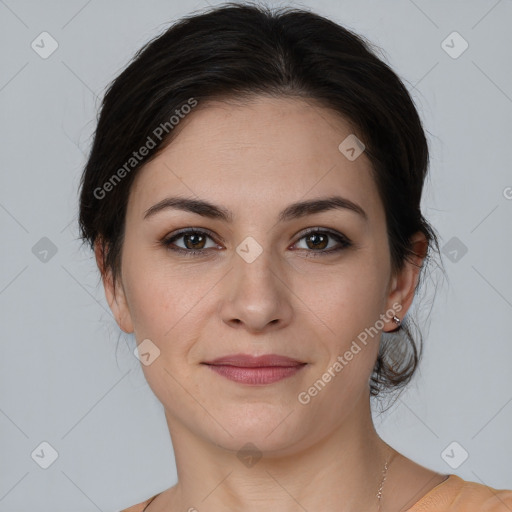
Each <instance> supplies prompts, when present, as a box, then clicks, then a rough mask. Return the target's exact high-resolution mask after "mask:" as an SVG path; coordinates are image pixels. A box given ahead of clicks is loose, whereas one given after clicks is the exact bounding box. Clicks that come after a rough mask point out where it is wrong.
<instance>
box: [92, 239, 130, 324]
mask: <svg viewBox="0 0 512 512" xmlns="http://www.w3.org/2000/svg"><path fill="white" fill-rule="evenodd" d="M103 253H104V249H103V246H102V244H101V241H100V240H97V241H96V242H95V243H94V256H95V257H96V264H97V265H98V269H99V271H100V274H101V280H102V282H103V289H104V290H105V297H106V299H107V303H108V306H109V308H110V311H112V314H113V315H114V318H115V320H116V322H117V325H118V326H119V328H120V329H122V330H123V331H124V332H126V333H132V332H133V322H132V318H131V315H130V309H129V307H128V302H127V301H126V295H125V293H124V289H123V285H122V283H121V281H120V280H119V281H117V282H116V283H114V279H113V276H112V270H111V269H105V266H104V260H103Z"/></svg>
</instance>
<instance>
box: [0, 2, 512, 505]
mask: <svg viewBox="0 0 512 512" xmlns="http://www.w3.org/2000/svg"><path fill="white" fill-rule="evenodd" d="M212 4H213V2H212ZM293 5H297V6H309V7H311V8H313V9H314V10H316V11H317V12H319V13H320V14H324V15H327V16H328V17H331V18H332V19H334V20H335V21H337V22H340V23H342V24H344V25H346V26H347V27H348V28H352V29H354V30H356V31H357V32H359V33H361V34H363V35H365V36H366V37H368V38H369V39H370V40H371V41H373V42H374V43H375V44H377V45H378V46H380V47H381V48H382V49H383V52H384V53H383V55H384V57H385V59H386V60H387V61H388V62H389V63H390V65H391V66H392V67H393V68H394V69H395V71H396V72H397V73H398V74H399V76H400V77H402V79H403V80H405V82H406V84H407V87H408V89H409V90H410V91H411V93H412V94H413V97H414V99H415V102H416V104H417V106H418V109H419V110H420V113H421V116H422V118H423V120H424V123H425V128H426V130H427V131H428V134H429V142H430V147H431V151H432V163H431V180H430V182H429V184H428V186H427V190H426V193H425V197H424V211H425V214H426V216H427V218H428V219H429V220H430V221H431V222H433V224H434V226H435V227H436V228H437V229H438V230H439V233H440V235H441V236H442V241H441V242H442V246H443V247H445V253H446V257H445V266H446V270H447V273H448V277H449V280H448V282H445V281H440V279H441V277H442V276H440V275H438V273H437V272H434V273H433V274H432V282H431V283H427V286H428V287H427V288H425V293H426V295H425V297H426V298H425V299H424V300H423V308H424V309H426V310H427V311H428V309H429V302H430V301H431V299H432V290H433V289H434V286H433V284H435V283H436V282H437V283H438V287H437V294H436V298H435V303H434V307H433V310H432V313H431V315H430V328H429V329H428V333H427V331H425V332H426V340H425V341H426V343H425V357H424V360H423V362H422V364H421V370H420V373H419V374H418V375H417V378H416V379H415V380H414V381H413V383H412V384H411V385H410V387H409V388H408V390H407V392H405V393H404V394H403V395H402V396H401V397H400V399H399V400H398V401H397V402H396V404H395V406H394V407H393V408H392V409H390V410H389V411H388V412H387V413H385V414H377V413H376V414H375V422H376V425H377V427H378V430H379V432H380V434H381V435H382V437H383V438H384V439H385V440H386V441H388V442H389V443H390V444H391V445H393V446H394V447H395V448H396V449H397V450H399V451H401V452H402V453H404V454H405V455H407V456H409V457H411V458H413V459H414V460H416V461H418V462H419V463H421V464H424V465H426V466H428V467H430V468H432V469H435V470H438V471H441V472H445V473H456V474H458V475H459V476H461V477H463V478H466V479H468V480H472V481H477V482H482V483H485V484H487V485H491V486H493V487H496V488H512V468H511V464H510V461H511V460H512V441H511V437H510V432H511V424H512V404H511V403H510V402H511V401H512V373H511V371H510V364H511V361H512V343H511V341H512V340H511V335H510V318H511V316H512V315H511V313H512V309H511V308H512V273H511V270H510V261H511V260H510V254H511V253H512V240H511V236H510V235H511V229H510V226H511V222H510V220H511V214H512V200H511V198H512V188H510V187H512V174H511V172H510V144H511V140H512V138H511V136H512V133H511V131H512V130H511V114H512V71H511V68H512V66H511V56H510V49H511V48H512V31H510V25H511V22H512V2H511V1H510V0H499V1H496V0H489V1H487V0H486V1H484V0H482V1H471V2H469V1H462V0H461V1H449V2H446V1H429V2H427V1H423V2H421V1H420V0H415V1H414V2H413V1H411V0H407V1H406V0H400V1H394V2H382V1H355V0H353V1H346V0H344V1H335V0H323V1H318V2H305V3H302V4H298V3H294V4H293ZM205 6H206V3H205V2H200V1H197V2H191V1H182V2H170V1H164V0H152V1H144V2H142V1H139V2H136V1H126V0H123V1H121V0H115V1H110V0H109V1H104V2H100V1H99V0H91V1H86V0H73V1H67V2H64V1H63V0H60V1H58V0H53V1H52V0H45V1H37V2H36V1H23V0H19V1H15V0H0V38H1V41H0V42H1V44H0V48H1V63H0V69H1V74H0V108H1V125H0V141H1V152H0V160H1V175H0V176H1V178H0V179H1V185H0V223H1V234H2V253H1V271H0V311H1V326H2V338H3V339H2V357H0V432H1V435H0V446H1V455H0V461H1V467H0V511H1V512H14V511H52V512H61V511H62V512H64V511H66V512H69V511H84V512H89V511H91V512H93V511H95V510H102V511H105V512H106V511H115V510H119V509H120V508H121V507H125V506H128V505H132V504H135V503H137V502H139V501H141V500H143V499H145V498H147V497H149V496H151V495H153V494H154V493H156V492H159V491H161V490H163V489H165V488H167V487H169V486H171V485H172V484H173V483H174V482H175V477H176V473H175V467H174V460H173V457H172V446H171V443H170V439H169V436H168V432H167V426H166V424H165V420H164V416H163V411H162V407H161V405H160V404H159V402H158V401H157V400H156V398H155V397H154V395H153V394H152V392H151V390H150V389H149V387H148V386H147V384H146V382H145V380H144V377H143V374H142V370H141V368H140V363H139V362H138V360H137V359H136V358H135V357H134V356H133V354H132V350H133V348H134V347H135V342H134V340H133V338H131V337H130V336H125V335H122V336H120V334H119V330H118V328H117V325H116V324H115V322H114V320H113V318H112V316H111V314H110V312H109V311H108V308H107V306H106V303H105V300H104V296H103V290H102V288H101V287H100V286H99V280H98V274H97V271H96V268H95V265H94V261H93V259H92V254H91V253H89V252H88V251H87V250H86V249H85V248H81V247H80V244H79V243H78V242H77V227H76V212H77V197H76V191H77V186H78V181H79V176H80V173H81V169H82V166H83V164H84V161H85V155H86V153H87V151H88V149H89V145H90V140H91V139H90V137H91V134H92V133H93V130H94V123H95V118H96V111H97V108H98V106H99V100H98V98H101V97H102V94H103V92H104V90H105V87H106V86H107V84H108V83H109V82H110V81H111V80H112V79H113V78H114V77H115V76H116V75H117V74H118V73H119V71H120V70H121V69H122V68H123V67H124V66H125V65H126V64H127V62H128V60H129V58H130V57H131V56H132V54H133V53H134V51H135V50H137V49H138V48H139V47H140V46H141V45H142V44H143V43H144V42H146V41H147V40H148V39H150V38H152V37H153V36H155V35H156V34H157V33H160V32H161V31H162V30H163V29H164V28H165V27H167V26H168V24H169V23H170V22H172V21H173V20H175V19H176V18H178V17H180V16H182V15H184V14H186V13H188V12H190V11H192V10H195V9H198V8H203V7H205ZM43 31H46V32H48V33H50V34H51V36H52V37H53V38H54V39H55V40H56V41H57V43H58V45H59V46H58V49H57V50H56V51H55V52H54V53H53V54H52V55H50V56H49V57H48V58H46V59H43V58H41V57H40V56H39V54H38V53H36V51H34V50H33V49H32V47H31V43H32V41H34V40H35V41H36V43H37V41H40V38H38V36H39V34H40V33H41V32H43ZM453 31H457V32H458V33H460V35H461V36H462V37H463V38H464V40H466V41H467V42H468V44H469V47H468V48H467V50H466V51H465V52H464V53H462V54H461V55H460V56H458V57H457V58H453V57H452V56H450V55H449V54H448V53H447V52H446V51H445V49H443V46H442V42H443V40H445V39H446V38H447V36H448V35H449V34H451V33H452V32H453ZM45 37H46V36H45ZM452 40H453V42H451V39H450V38H449V39H448V40H447V43H445V45H446V44H448V45H449V46H452V48H451V50H449V51H451V52H452V54H453V52H459V51H460V49H461V48H462V46H461V45H462V41H461V40H458V39H453V37H452ZM45 41H46V43H45V48H46V49H48V48H50V41H49V40H48V39H46V40H45ZM39 44H40V45H41V43H39ZM445 48H446V46H445ZM43 237H47V238H48V239H49V240H50V241H51V244H50V243H49V242H48V240H43V241H40V240H41V239H42V238H43ZM454 237H455V239H454V240H452V239H453V238H454ZM446 244H448V246H446ZM53 246H54V247H53ZM34 247H35V248H34ZM464 247H465V248H467V253H465V254H464V250H465V249H464ZM52 248H53V252H55V250H56V251H57V252H56V253H55V254H53V253H52ZM45 250H46V251H48V252H47V253H45V252H44V251H45ZM454 251H455V252H454ZM428 290H430V291H428ZM419 313H421V311H419ZM427 323H428V322H427ZM426 327H428V325H427V326H426ZM118 342H119V343H118ZM42 441H46V442H48V443H50V444H51V445H52V446H53V447H54V448H55V449H56V450H57V452H58V458H57V460H56V461H55V462H54V463H53V464H52V465H51V466H50V467H49V468H48V469H42V468H41V467H40V466H39V465H38V464H36V462H35V461H34V460H33V458H32V457H31V453H32V452H33V451H34V449H36V448H37V447H38V446H39V445H40V443H41V442H42ZM453 441H456V442H457V443H459V445H460V446H461V447H462V448H463V449H464V450H466V451H467V452H468V453H469V458H468V459H467V460H466V461H464V462H463V463H462V464H461V465H460V466H458V468H457V469H452V467H450V466H449V465H448V463H447V462H446V461H447V460H450V462H451V463H452V464H454V462H453V461H459V462H460V459H461V454H462V453H463V452H462V451H461V450H462V448H460V447H459V446H458V445H457V446H455V448H454V450H453V451H451V448H453V446H452V447H451V448H449V449H448V451H445V449H446V448H447V447H448V446H449V445H450V443H452V442H453ZM447 453H448V455H449V457H447V455H446V454H447ZM46 454H48V451H47V452H46ZM443 454H444V456H443ZM45 456H46V455H45Z"/></svg>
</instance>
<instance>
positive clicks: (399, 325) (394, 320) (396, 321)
mask: <svg viewBox="0 0 512 512" xmlns="http://www.w3.org/2000/svg"><path fill="white" fill-rule="evenodd" d="M393 322H395V324H396V327H395V328H394V329H391V330H390V331H388V332H396V331H399V330H400V327H401V326H402V321H401V320H400V318H398V317H397V316H396V315H394V316H393Z"/></svg>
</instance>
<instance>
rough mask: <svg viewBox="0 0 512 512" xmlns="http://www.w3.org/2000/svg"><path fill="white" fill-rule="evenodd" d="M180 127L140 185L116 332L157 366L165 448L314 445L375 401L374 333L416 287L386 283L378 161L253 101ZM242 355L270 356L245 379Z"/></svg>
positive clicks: (316, 124) (329, 126)
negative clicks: (186, 441) (173, 437)
mask: <svg viewBox="0 0 512 512" xmlns="http://www.w3.org/2000/svg"><path fill="white" fill-rule="evenodd" d="M181 123H183V124H182V126H181V127H180V132H179V133H178V136H177V137H176V138H175V139H174V141H173V142H172V143H171V144H170V145H169V146H168V147H167V148H166V149H165V150H163V151H162V152H161V153H160V154H159V155H158V156H157V157H156V158H155V159H154V160H152V161H151V162H149V163H148V164H147V165H146V166H145V167H144V168H143V169H142V170H141V171H140V172H139V174H138V175H137V177H136V179H135V181H134V183H133V186H132V189H131V192H130V197H129V202H128V207H127V213H126V231H125V239H124V245H123V250H122V261H121V277H120V280H119V281H118V283H117V287H116V290H115V294H114V291H113V289H112V286H111V283H109V280H108V278H107V279H106V280H105V287H106V293H107V298H108V300H109V303H110V304H111V308H112V310H113V312H114V315H115V317H116V319H117V321H118V323H119V325H120V326H121V328H122V329H123V330H125V331H126V332H134V334H135V338H136V341H137V343H138V344H139V343H141V342H143V340H150V341H145V342H144V343H145V344H146V345H145V347H146V349H145V352H147V353H149V354H150V355H149V356H145V357H146V359H147V360H152V359H153V358H154V357H155V356H156V355H157V357H156V358H155V359H154V360H153V361H152V362H151V364H148V365H145V364H143V365H142V368H143V370H144V373H145V377H146V378H147V381H148V383H149V385H150V387H151V388H152V390H153V392H154V393H155V395H156V396H157V397H158V398H159V400H160V401H161V402H162V404H163V406H164V408H165V412H166V416H167V418H168V422H169V425H170V429H171V434H172V429H173V425H174V426H176V428H178V425H180V427H181V428H186V429H187V430H188V431H189V432H191V433H192V434H194V435H195V436H197V437H198V438H201V439H202V440H206V441H209V442H211V443H214V444H217V445H220V446H224V447H226V448H228V449H233V450H238V449H239V448H240V447H241V446H243V445H244V444H245V443H246V442H249V441H250V442H252V443H253V444H254V445H256V446H257V447H258V448H259V449H260V450H265V451H267V453H287V452H292V451H293V450H296V449H298V448H299V447H302V448H304V447H307V446H308V445H311V444H313V443H314V442H316V441H318V440H319V439H321V438H322V437H325V436H327V435H329V434H330V433H331V432H333V431H334V430H335V429H338V428H339V427H340V426H341V425H343V424H348V422H350V421H351V418H352V416H353V414H354V411H356V410H357V409H358V406H359V405H361V404H362V403H363V402H366V403H367V401H368V392H369V379H370V376H371V372H372V369H373V366H374V363H375V360H376V357H377V352H378V345H379V339H380V334H381V331H382V330H391V329H393V327H394V324H393V321H392V320H391V318H392V313H391V315H390V313H389V311H390V308H393V304H395V303H398V304H401V308H402V309H401V313H398V311H400V310H399V309H395V311H394V312H395V313H396V314H397V316H399V317H400V318H403V314H404V313H405V311H406V309H407V307H408V305H409V303H410V300H412V295H411V291H412V290H413V289H414V285H415V281H414V278H415V276H414V273H409V274H407V271H404V274H403V275H402V276H394V275H392V274H391V264H390V257H389V246H388V240H387V234H386V223H385V213H384V210H383V206H382V203H381V200H380V198H379V195H378V191H377V189H376V186H375V183H374V181H373V179H372V177H371V174H370V170H371V167H370V162H369V160H368V158H367V157H366V155H365V154H364V152H363V153H362V154H361V155H360V156H359V157H358V158H356V159H355V160H353V159H349V158H347V157H346V156H345V154H344V153H342V152H341V151H340V149H339V148H338V146H339V145H340V143H341V142H342V141H343V140H344V139H345V138H346V137H348V136H349V135H351V134H352V133H354V132H353V129H351V127H350V125H349V124H348V123H347V122H345V121H343V120H342V119H341V118H340V117H338V116H337V115H336V114H335V113H333V112H331V111H329V110H327V109H324V108H321V107H319V106H315V105H314V104H312V103H308V102H305V101H302V100H294V99H269V98H258V99H255V100H253V101H252V102H250V103H248V104H245V105H243V106H242V105H239V104H238V105H235V104H229V103H211V104H209V105H208V106H203V108H201V105H200V106H198V107H197V109H196V110H195V111H194V112H193V113H192V114H190V115H189V117H188V118H185V120H183V121H181ZM333 197H337V198H338V199H337V203H336V205H333V204H332V203H331V204H327V203H318V204H317V205H316V206H314V204H313V206H311V205H310V207H309V208H308V207H302V208H300V207H296V208H290V206H291V205H292V204H294V203H302V202H311V201H320V200H324V199H327V198H333ZM171 198H174V200H171ZM176 198H178V199H179V198H181V199H188V200H194V201H196V203H195V204H194V203H193V204H189V205H188V206H187V205H185V204H179V203H178V202H177V201H176ZM201 201H203V202H207V203H209V204H211V205H214V206H215V208H210V207H209V206H205V205H201V204H200V203H199V202H201ZM283 212H284V213H283ZM312 231H313V232H312ZM365 329H366V331H365ZM372 329H373V330H372ZM377 331H378V334H375V332H377ZM369 332H370V333H371V335H370V334H369ZM364 333H366V340H365V341H366V342H363V340H364V338H365V335H364ZM354 342H355V343H356V345H354ZM356 346H357V347H359V350H357V348H356ZM349 353H351V354H352V356H350V354H349ZM240 354H242V355H246V356H253V357H257V356H262V355H273V356H274V357H270V358H268V359H267V360H265V361H263V360H261V361H256V362H255V361H254V360H252V363H253V364H254V365H255V366H259V368H255V367H251V368H247V365H249V364H251V362H249V363H248V362H247V360H246V359H243V360H242V359H240V358H239V357H238V356H239V355H240ZM234 356H237V357H234ZM275 356H283V357H286V358H289V359H290V360H292V361H289V360H284V359H279V358H277V357H275ZM218 358H227V359H225V360H224V361H221V362H220V363H219V364H218V365H214V364H212V363H213V362H215V360H216V359H218ZM342 361H343V362H342ZM206 363H209V364H206ZM269 364H271V365H275V366H274V367H273V368H271V367H269V366H267V365H269ZM262 366H263V367H262ZM340 367H341V368H340ZM326 375H327V376H326ZM329 376H330V378H329ZM319 381H321V383H319ZM315 383H316V386H315ZM319 418H321V421H319Z"/></svg>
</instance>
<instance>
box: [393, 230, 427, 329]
mask: <svg viewBox="0 0 512 512" xmlns="http://www.w3.org/2000/svg"><path fill="white" fill-rule="evenodd" d="M410 240H411V246H412V251H413V252H414V254H411V255H410V256H408V257H407V258H406V260H405V261H404V265H403V267H402V269H401V270H400V271H399V272H398V273H397V274H396V275H394V276H393V278H392V279H391V283H390V288H389V294H388V299H387V308H388V309H397V308H396V307H394V306H396V304H400V305H401V306H402V307H401V308H400V310H399V311H398V309H397V312H396V313H395V314H396V316H397V317H398V318H400V320H403V317H404V316H405V314H406V313H407V311H408V310H409V307H410V306H411V304H412V301H413V299H414V292H415V291H416V287H417V286H418V281H419V276H420V271H421V267H422V265H423V261H424V260H425V256H426V255H427V250H428V240H427V237H426V236H425V235H424V233H422V232H421V231H418V232H417V233H415V234H414V235H413V236H412V237H411V239H410ZM388 324H389V330H390V331H391V330H394V329H395V328H396V324H395V322H394V321H393V320H392V319H391V320H390V321H389V322H388ZM386 332H387V331H386Z"/></svg>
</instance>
